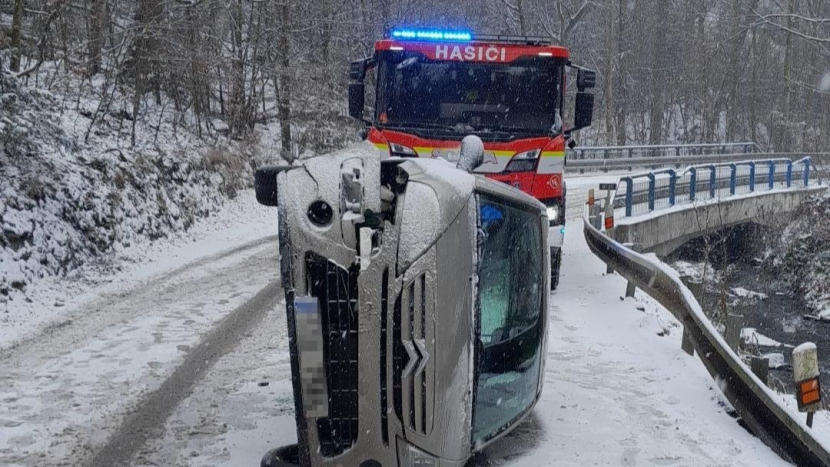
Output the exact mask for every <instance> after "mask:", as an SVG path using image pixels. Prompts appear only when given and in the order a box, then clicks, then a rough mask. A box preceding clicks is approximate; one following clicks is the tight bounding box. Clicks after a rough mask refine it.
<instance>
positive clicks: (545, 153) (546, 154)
mask: <svg viewBox="0 0 830 467" xmlns="http://www.w3.org/2000/svg"><path fill="white" fill-rule="evenodd" d="M542 157H565V151H542Z"/></svg>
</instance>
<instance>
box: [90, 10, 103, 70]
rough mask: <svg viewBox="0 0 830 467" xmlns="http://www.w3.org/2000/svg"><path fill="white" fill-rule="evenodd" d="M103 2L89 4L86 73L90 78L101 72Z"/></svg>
mask: <svg viewBox="0 0 830 467" xmlns="http://www.w3.org/2000/svg"><path fill="white" fill-rule="evenodd" d="M105 3H106V1H105V0H90V2H89V13H90V17H89V37H88V38H87V73H88V74H89V75H90V76H92V75H96V74H98V73H99V72H100V71H101V49H102V48H103V47H104V43H103V42H104V41H103V38H104V24H105V18H104V15H105V13H106V5H105Z"/></svg>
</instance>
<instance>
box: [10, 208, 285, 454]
mask: <svg viewBox="0 0 830 467" xmlns="http://www.w3.org/2000/svg"><path fill="white" fill-rule="evenodd" d="M240 209H241V211H240V212H244V209H243V208H242V207H240ZM265 212H268V211H267V210H265ZM227 216H228V217H227V218H226V221H227V223H225V224H223V227H224V230H218V231H214V232H212V233H210V229H208V228H205V230H204V231H203V233H204V234H205V235H204V237H203V238H202V239H200V240H197V241H195V242H192V243H187V244H182V245H169V244H165V245H157V246H155V247H150V248H147V249H146V250H144V251H143V252H142V253H144V254H146V255H147V258H149V259H152V260H154V261H153V262H147V263H144V264H136V265H134V267H132V268H129V269H128V270H126V271H124V272H122V273H121V274H119V275H118V276H116V277H115V278H114V280H113V282H112V283H110V284H108V285H105V286H103V287H101V288H99V289H96V290H94V291H92V290H91V291H89V293H88V294H84V295H79V296H76V297H74V298H73V299H71V300H68V301H67V303H68V304H72V305H73V306H71V307H70V306H67V309H69V311H68V312H67V313H66V315H65V316H64V318H66V319H65V320H64V321H63V322H61V324H60V325H58V326H53V327H50V328H48V329H46V331H44V332H43V333H41V334H39V335H37V336H36V338H32V339H27V340H23V341H21V342H19V343H18V344H17V345H16V346H14V347H12V348H10V349H8V350H7V351H6V352H4V353H3V356H2V358H0V388H2V389H0V400H2V401H3V404H2V405H0V427H2V432H3V436H0V465H4V466H6V465H8V466H16V465H55V464H56V463H59V462H65V463H66V465H85V464H86V462H88V460H89V457H90V455H91V454H92V452H94V450H95V448H96V446H98V445H100V444H101V443H102V442H103V441H105V440H106V438H107V437H108V436H109V434H111V433H112V432H113V431H114V430H115V429H117V428H118V427H119V425H120V424H121V422H122V420H123V417H124V416H125V415H126V414H127V413H129V412H130V410H131V409H132V407H134V404H135V403H137V401H139V400H141V398H142V397H143V396H144V395H145V394H147V393H148V392H150V391H152V390H154V389H155V388H158V387H159V386H160V385H161V384H162V382H164V381H165V380H166V379H167V377H168V376H169V375H170V374H171V373H172V372H173V370H175V369H176V368H177V367H178V366H179V365H180V364H181V362H182V360H183V359H184V357H185V356H186V355H187V354H188V352H189V351H190V349H191V348H193V347H194V346H196V345H197V344H198V343H199V342H200V340H201V339H202V338H203V336H204V335H205V334H206V333H207V332H209V331H210V330H211V329H213V328H214V327H215V326H216V324H217V323H218V322H219V321H220V320H222V318H224V317H225V316H227V315H228V314H229V313H230V312H231V311H233V310H234V309H236V308H237V307H240V306H242V304H244V303H246V302H247V301H248V300H249V299H251V297H252V296H254V295H255V294H257V292H259V291H260V290H262V289H263V288H264V287H265V286H266V285H267V284H269V283H273V282H275V281H276V280H277V278H278V267H277V247H276V239H274V238H273V237H271V236H269V235H272V234H273V233H274V232H275V231H276V222H275V220H274V221H273V222H268V221H266V220H265V219H262V218H261V217H259V216H257V218H256V219H253V218H250V219H248V221H246V222H241V219H236V220H235V219H234V217H233V214H232V213H228V214H227ZM194 235H195V233H194ZM182 242H184V239H182ZM245 242H247V243H245ZM229 248H230V250H228V249H229ZM194 260H195V261H194ZM185 263H188V264H186V265H184V266H182V265H183V264H185ZM162 271H167V272H166V273H164V272H162ZM86 297H97V298H95V299H93V300H91V301H87V302H83V301H84V299H85V298H86ZM75 302H78V303H80V302H83V303H80V304H79V305H78V306H77V307H75V306H74V303H75ZM55 318H57V317H55ZM33 322H34V321H33ZM33 322H28V323H22V326H21V327H26V328H28V329H29V330H33V329H34V328H35V326H33V325H32V324H33ZM62 465H63V464H62Z"/></svg>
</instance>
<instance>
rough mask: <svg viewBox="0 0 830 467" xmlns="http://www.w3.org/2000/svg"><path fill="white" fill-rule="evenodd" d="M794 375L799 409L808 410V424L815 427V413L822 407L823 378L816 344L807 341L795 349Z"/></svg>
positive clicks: (801, 410)
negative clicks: (820, 373)
mask: <svg viewBox="0 0 830 467" xmlns="http://www.w3.org/2000/svg"><path fill="white" fill-rule="evenodd" d="M793 377H794V378H795V397H796V400H797V401H798V410H799V411H800V412H807V426H809V427H810V428H812V427H813V414H814V413H815V412H816V411H818V410H820V409H821V407H820V406H821V380H820V379H819V371H818V349H817V348H816V344H814V343H812V342H805V343H803V344H801V345H799V346H798V347H796V348H795V349H793Z"/></svg>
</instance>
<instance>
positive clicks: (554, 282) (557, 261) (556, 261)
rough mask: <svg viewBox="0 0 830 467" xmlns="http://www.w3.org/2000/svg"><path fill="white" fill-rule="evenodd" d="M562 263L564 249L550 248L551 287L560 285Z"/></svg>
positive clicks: (553, 288)
mask: <svg viewBox="0 0 830 467" xmlns="http://www.w3.org/2000/svg"><path fill="white" fill-rule="evenodd" d="M561 265H562V249H561V248H551V249H550V289H551V290H556V288H557V287H559V268H560V266H561Z"/></svg>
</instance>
